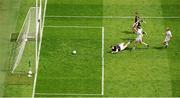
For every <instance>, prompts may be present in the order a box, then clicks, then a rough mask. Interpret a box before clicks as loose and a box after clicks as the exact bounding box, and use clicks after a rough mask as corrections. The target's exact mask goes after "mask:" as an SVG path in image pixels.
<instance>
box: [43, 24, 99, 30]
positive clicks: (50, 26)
mask: <svg viewBox="0 0 180 98" xmlns="http://www.w3.org/2000/svg"><path fill="white" fill-rule="evenodd" d="M44 27H45V28H95V29H96V28H97V29H101V28H102V27H98V26H52V25H48V26H44Z"/></svg>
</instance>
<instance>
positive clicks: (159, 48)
mask: <svg viewBox="0 0 180 98" xmlns="http://www.w3.org/2000/svg"><path fill="white" fill-rule="evenodd" d="M152 48H154V49H158V50H161V49H164V47H162V46H160V47H157V46H154V47H152Z"/></svg>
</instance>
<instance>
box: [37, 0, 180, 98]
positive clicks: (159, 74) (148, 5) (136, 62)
mask: <svg viewBox="0 0 180 98" xmlns="http://www.w3.org/2000/svg"><path fill="white" fill-rule="evenodd" d="M177 2H178V1H177V0H172V1H170V3H169V2H168V0H151V1H146V0H136V1H135V0H126V1H122V0H103V1H102V0H94V1H89V0H87V1H84V0H76V1H72V0H68V1H65V0H63V1H61V2H57V0H49V1H48V4H47V10H46V11H47V12H46V13H47V14H46V16H47V17H46V22H45V26H46V25H47V26H48V25H49V26H104V28H105V39H104V41H105V51H104V52H105V81H104V82H105V85H104V87H105V88H104V96H156V97H158V96H169V97H170V96H179V94H180V89H179V88H180V84H179V83H180V81H179V79H180V78H179V77H178V75H179V74H180V73H179V72H178V71H179V70H180V69H179V67H178V66H179V64H178V62H179V61H178V59H177V58H178V57H179V52H178V48H179V45H178V44H177V42H178V40H179V38H178V36H179V33H178V32H179V28H178V26H179V25H180V19H166V18H163V17H173V16H176V17H179V16H180V14H178V13H179V11H180V10H178V9H177V8H178V7H179V4H178V3H177ZM135 11H138V12H139V13H140V16H142V17H143V16H148V17H162V18H161V19H156V18H148V19H144V20H145V21H146V22H147V24H143V28H144V30H145V31H146V32H147V33H148V35H146V36H145V37H144V40H145V42H147V43H148V44H149V45H150V48H145V47H144V46H138V48H137V49H136V50H134V51H130V50H125V51H123V52H122V53H118V54H115V55H113V54H110V53H108V51H109V46H111V45H113V44H116V43H119V42H126V41H127V39H128V38H131V39H135V37H136V35H133V34H131V32H130V31H131V24H132V23H133V19H129V18H119V19H114V18H109V19H103V18H59V17H54V18H53V16H120V17H126V16H133V14H134V12H135ZM48 16H52V17H48ZM167 26H169V27H171V28H172V32H173V36H174V38H173V40H172V42H171V43H170V47H169V48H168V49H162V48H160V47H161V42H162V41H163V39H164V36H163V35H162V33H163V32H164V30H165V28H166V27H167ZM67 31H68V32H67ZM77 32H79V33H78V34H79V35H75V34H72V33H76V34H77ZM84 32H86V34H87V35H86V34H85V36H84ZM88 32H89V33H88ZM93 32H94V34H93V35H91V37H90V38H93V39H94V37H97V34H98V31H92V30H89V29H87V30H85V31H83V33H81V32H80V31H76V30H75V29H68V28H66V29H65V28H58V29H57V28H56V29H54V28H45V29H44V36H43V43H42V50H41V56H40V57H41V58H40V65H39V67H40V69H39V74H38V81H37V88H36V92H37V93H38V92H40V93H47V95H46V94H45V95H44V96H49V95H51V94H50V93H59V94H61V93H64V94H66V93H76V94H77V95H78V94H81V93H87V94H88V93H92V92H93V93H98V92H99V91H100V89H97V87H99V86H101V85H99V84H100V83H99V82H100V78H99V77H100V68H99V69H98V70H97V68H98V67H97V66H86V67H85V66H83V65H81V63H82V62H84V63H85V64H86V65H91V64H89V63H90V62H87V61H86V60H81V59H82V58H84V57H85V56H87V55H85V54H84V52H83V51H82V55H78V54H77V55H75V56H77V59H78V58H81V59H80V61H81V62H79V61H76V62H73V58H74V56H73V55H71V54H70V52H71V50H72V48H75V47H77V46H78V47H82V46H83V47H86V43H88V42H84V43H83V42H81V39H84V38H86V37H87V36H89V35H88V34H90V33H93ZM61 34H62V35H61ZM99 34H100V33H99ZM73 36H74V37H77V36H79V38H78V37H77V39H79V40H76V41H75V40H72V38H73ZM81 37H82V38H81ZM96 40H98V38H97V39H96ZM99 41H100V40H99ZM67 42H70V43H68V46H62V43H67ZM76 42H78V43H81V44H78V45H75V46H73V45H71V44H74V43H76ZM65 45H67V44H65ZM89 45H90V46H91V45H95V47H96V49H97V50H98V49H100V48H101V47H100V42H99V44H98V43H97V42H92V43H91V44H89ZM69 46H72V47H70V48H69ZM132 46H133V44H131V45H130V47H129V48H132ZM52 47H54V48H52ZM77 51H78V52H79V51H81V49H77ZM89 51H91V48H90V50H89ZM94 51H96V50H94ZM61 52H62V53H61ZM79 53H81V52H79ZM98 53H100V50H99V52H97V53H94V52H93V51H91V52H90V54H91V56H93V55H94V57H92V58H91V59H93V60H94V63H97V64H98V62H96V61H100V60H101V59H100V58H99V60H96V56H95V55H98ZM66 56H67V57H66ZM91 56H90V55H89V56H88V58H89V57H91ZM99 56H100V54H99ZM89 59H90V58H89ZM51 60H52V61H51ZM67 62H68V63H67ZM91 63H92V62H91ZM99 64H100V63H99ZM43 66H44V67H43ZM72 68H75V70H72ZM87 68H88V69H89V70H87ZM85 70H86V71H85ZM91 70H92V71H93V70H94V71H95V70H97V71H95V72H91ZM46 71H47V72H46ZM67 72H68V74H67ZM89 73H91V74H92V75H93V76H92V77H91V79H93V81H92V80H91V79H88V80H86V79H85V81H84V80H81V79H84V78H82V77H86V76H87V75H88V74H89ZM77 74H79V76H76V75H77ZM81 76H82V77H81ZM65 77H66V78H65ZM77 77H79V78H77ZM74 78H75V79H74ZM94 80H95V81H94ZM76 82H78V83H80V84H81V85H77V84H74V83H76ZM68 84H69V85H68ZM66 85H67V86H66ZM47 88H49V89H47ZM99 88H100V87H99ZM48 93H49V94H48ZM57 95H58V94H57ZM37 96H41V94H39V95H38V94H37Z"/></svg>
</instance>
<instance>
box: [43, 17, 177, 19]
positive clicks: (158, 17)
mask: <svg viewBox="0 0 180 98" xmlns="http://www.w3.org/2000/svg"><path fill="white" fill-rule="evenodd" d="M46 18H92V19H101V18H104V19H133V18H134V16H46ZM141 18H143V19H180V16H164V17H163V16H142V17H141Z"/></svg>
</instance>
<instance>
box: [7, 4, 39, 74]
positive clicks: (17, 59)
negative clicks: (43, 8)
mask: <svg viewBox="0 0 180 98" xmlns="http://www.w3.org/2000/svg"><path fill="white" fill-rule="evenodd" d="M35 38H36V7H31V8H30V9H29V11H28V12H27V15H26V17H25V20H24V23H23V25H22V27H21V30H20V32H19V36H18V38H17V40H16V43H15V48H14V50H13V51H14V52H13V58H12V64H11V72H12V73H14V72H15V70H16V68H17V67H20V69H21V70H22V69H23V68H25V66H23V65H21V66H19V65H20V63H21V60H22V57H23V56H24V51H25V48H26V45H27V43H28V42H29V41H35ZM31 48H35V47H31Z"/></svg>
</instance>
